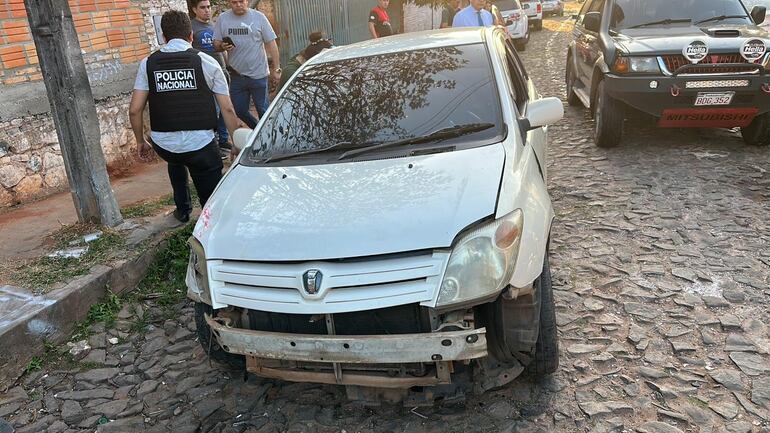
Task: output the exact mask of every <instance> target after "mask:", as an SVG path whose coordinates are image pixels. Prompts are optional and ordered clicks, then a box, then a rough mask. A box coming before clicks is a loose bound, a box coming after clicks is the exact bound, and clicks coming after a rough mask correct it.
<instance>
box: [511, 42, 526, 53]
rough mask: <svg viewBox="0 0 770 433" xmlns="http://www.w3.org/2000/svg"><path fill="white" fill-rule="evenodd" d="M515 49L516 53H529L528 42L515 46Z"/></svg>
mask: <svg viewBox="0 0 770 433" xmlns="http://www.w3.org/2000/svg"><path fill="white" fill-rule="evenodd" d="M514 47H515V48H516V51H519V52H524V51H527V43H526V42H521V43H517V44H514Z"/></svg>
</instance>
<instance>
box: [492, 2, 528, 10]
mask: <svg viewBox="0 0 770 433" xmlns="http://www.w3.org/2000/svg"><path fill="white" fill-rule="evenodd" d="M492 4H493V5H495V6H497V8H498V9H500V11H502V12H507V11H512V10H516V9H521V6H520V5H519V2H518V0H496V1H494V2H492Z"/></svg>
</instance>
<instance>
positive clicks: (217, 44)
mask: <svg viewBox="0 0 770 433" xmlns="http://www.w3.org/2000/svg"><path fill="white" fill-rule="evenodd" d="M232 49H233V46H232V45H230V44H228V43H226V42H222V29H221V28H220V26H219V20H217V22H215V23H214V51H217V52H222V51H228V50H232Z"/></svg>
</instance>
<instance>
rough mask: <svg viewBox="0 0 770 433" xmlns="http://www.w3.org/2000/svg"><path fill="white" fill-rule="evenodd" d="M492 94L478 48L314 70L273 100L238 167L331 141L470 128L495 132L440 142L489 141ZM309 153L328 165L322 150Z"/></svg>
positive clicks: (495, 111)
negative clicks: (479, 126) (485, 125)
mask: <svg viewBox="0 0 770 433" xmlns="http://www.w3.org/2000/svg"><path fill="white" fill-rule="evenodd" d="M495 92H496V89H495V86H494V82H493V79H492V76H491V71H490V65H489V59H488V57H487V54H486V50H485V47H484V46H483V45H481V44H474V45H466V46H458V47H443V48H434V49H428V50H417V51H408V52H400V53H394V54H387V55H381V56H369V57H362V58H354V59H347V60H341V61H336V62H331V63H323V64H319V65H315V66H312V67H309V68H308V69H306V70H305V71H303V72H302V73H301V74H300V75H299V76H298V77H297V78H296V79H295V80H293V81H292V82H291V83H290V84H289V86H288V87H287V88H286V90H285V92H284V93H283V94H282V95H281V97H280V98H279V99H278V100H277V101H276V102H275V106H274V108H273V110H272V111H271V113H270V114H269V117H268V118H267V119H266V121H265V123H264V124H263V126H262V128H261V129H260V131H259V133H258V135H257V139H256V141H255V142H254V145H253V148H252V151H251V152H246V153H245V155H246V158H245V159H244V161H243V162H244V163H247V164H248V163H255V162H256V163H258V162H261V161H264V159H265V158H269V157H271V156H276V155H281V156H285V155H291V154H295V153H299V152H307V151H310V150H317V149H324V148H328V147H331V146H334V145H335V144H337V143H344V146H341V147H339V148H335V149H332V151H340V152H342V151H348V150H351V149H355V148H358V147H365V146H368V145H372V143H382V142H388V141H395V140H403V139H408V138H412V137H418V136H422V135H425V134H430V133H431V132H434V131H436V130H440V129H442V128H448V127H453V126H456V125H464V124H470V123H492V124H494V125H495V127H494V128H490V129H488V130H484V131H479V132H477V133H474V134H472V135H469V136H467V137H461V138H457V139H453V140H449V141H447V142H449V143H455V142H463V141H469V140H470V141H473V142H480V141H484V140H489V139H491V138H495V137H498V136H501V135H502V121H501V109H500V105H499V102H498V101H499V97H497V96H496V94H495ZM310 155H313V156H312V157H314V158H322V157H323V158H324V160H326V159H329V158H326V157H327V152H324V153H323V155H322V154H320V153H318V152H313V153H311V154H310ZM309 157H310V156H303V158H309ZM284 159H285V158H284Z"/></svg>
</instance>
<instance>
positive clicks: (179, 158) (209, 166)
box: [152, 140, 223, 213]
mask: <svg viewBox="0 0 770 433" xmlns="http://www.w3.org/2000/svg"><path fill="white" fill-rule="evenodd" d="M152 147H153V148H154V149H155V152H156V153H157V154H158V155H160V157H161V158H163V160H165V161H166V162H167V163H168V178H169V180H171V189H173V190H174V204H175V205H176V208H177V210H179V212H181V213H190V212H191V211H192V203H191V200H190V189H189V187H188V186H187V171H188V170H189V171H190V177H192V181H193V184H194V185H195V190H196V191H198V199H199V200H200V203H201V207H203V206H204V205H205V204H206V201H208V199H209V197H211V193H213V192H214V188H216V186H217V184H218V183H219V180H220V179H222V167H223V165H222V158H220V157H219V146H218V145H217V141H216V140H213V141H212V142H211V143H209V144H207V145H206V146H205V147H204V148H202V149H199V150H195V151H193V152H183V153H173V152H169V151H167V150H165V149H163V148H162V147H160V146H158V145H157V144H155V143H152Z"/></svg>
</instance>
